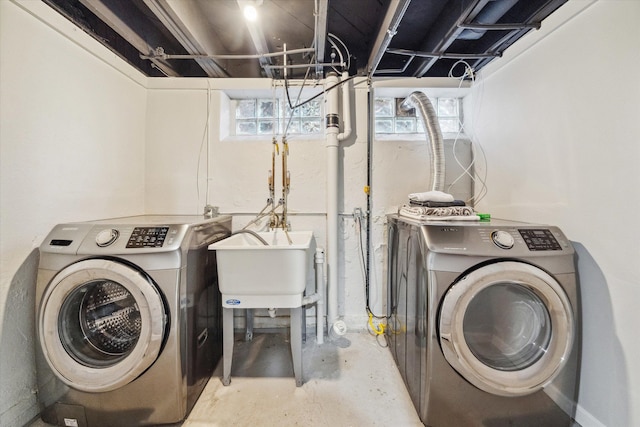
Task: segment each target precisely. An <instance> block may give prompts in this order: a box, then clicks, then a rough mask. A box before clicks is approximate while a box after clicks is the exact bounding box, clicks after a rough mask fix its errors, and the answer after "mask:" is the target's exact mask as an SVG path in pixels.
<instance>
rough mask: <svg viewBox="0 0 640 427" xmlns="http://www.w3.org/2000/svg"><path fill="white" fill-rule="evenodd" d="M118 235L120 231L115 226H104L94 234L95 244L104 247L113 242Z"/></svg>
mask: <svg viewBox="0 0 640 427" xmlns="http://www.w3.org/2000/svg"><path fill="white" fill-rule="evenodd" d="M118 236H120V232H119V231H118V230H116V229H115V228H106V229H104V230H102V231H100V232H99V233H98V235H97V236H96V245H98V246H100V247H101V248H104V247H106V246H109V245H110V244H112V243H113V242H115V241H116V240H117V239H118Z"/></svg>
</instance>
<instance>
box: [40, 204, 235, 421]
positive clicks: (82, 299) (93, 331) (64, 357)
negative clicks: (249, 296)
mask: <svg viewBox="0 0 640 427" xmlns="http://www.w3.org/2000/svg"><path fill="white" fill-rule="evenodd" d="M230 230H231V218H230V217H229V216H219V217H216V218H210V219H204V218H203V217H202V216H153V215H148V216H147V215H146V216H135V217H123V218H116V219H108V220H100V221H90V222H78V223H70V224H60V225H57V226H56V227H54V228H53V230H52V231H51V232H50V233H49V235H48V236H47V237H46V238H45V239H44V241H43V243H42V245H41V246H40V262H39V267H38V278H37V284H36V329H37V330H36V335H37V338H36V341H37V345H36V347H37V349H36V368H37V384H38V389H37V393H38V398H39V401H40V404H41V418H42V420H43V421H45V422H47V423H49V424H54V425H60V426H78V427H82V426H132V425H157V424H166V423H176V422H180V421H182V420H183V419H184V418H186V416H187V414H188V413H189V411H190V410H191V409H192V407H193V405H194V403H195V402H196V400H197V398H198V397H199V395H200V393H201V392H202V389H203V388H204V386H205V385H206V383H207V381H208V379H209V377H210V376H211V374H212V372H213V369H214V367H215V365H216V363H217V362H218V360H219V359H220V357H221V354H222V329H221V326H222V324H221V313H222V312H221V304H220V299H219V298H220V297H219V291H218V284H217V269H216V259H215V252H213V251H209V250H208V246H209V244H211V243H213V242H215V241H217V240H220V239H222V238H225V237H227V236H229V234H230Z"/></svg>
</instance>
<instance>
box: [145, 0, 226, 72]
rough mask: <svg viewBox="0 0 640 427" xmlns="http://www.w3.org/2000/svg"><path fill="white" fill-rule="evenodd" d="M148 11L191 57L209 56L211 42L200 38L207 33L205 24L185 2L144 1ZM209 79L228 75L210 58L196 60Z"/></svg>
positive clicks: (199, 15)
mask: <svg viewBox="0 0 640 427" xmlns="http://www.w3.org/2000/svg"><path fill="white" fill-rule="evenodd" d="M144 3H145V4H146V5H147V7H148V8H149V10H151V11H152V12H153V14H154V15H155V16H156V17H157V18H158V19H159V20H160V22H162V24H163V25H164V26H165V27H167V29H168V30H169V31H170V32H171V34H173V36H174V37H175V38H176V40H178V41H179V42H180V44H181V45H182V46H183V47H184V48H185V50H186V51H187V52H188V53H189V54H191V55H207V54H209V55H211V54H215V53H216V52H215V51H211V47H212V46H211V44H212V43H211V42H210V41H209V40H208V38H204V37H202V34H203V29H204V32H207V30H206V27H207V25H208V24H207V22H206V21H205V20H204V19H203V16H202V15H201V14H198V13H192V12H191V11H190V10H189V8H188V6H189V3H188V2H186V1H182V2H171V3H169V1H167V0H144ZM195 61H196V62H197V63H198V65H200V67H202V69H203V70H204V71H205V72H206V73H207V75H208V76H209V77H229V74H228V73H227V72H226V71H225V70H224V69H223V68H222V67H221V66H220V65H219V64H218V63H217V62H216V61H215V60H213V59H211V58H196V59H195Z"/></svg>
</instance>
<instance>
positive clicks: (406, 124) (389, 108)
mask: <svg viewBox="0 0 640 427" xmlns="http://www.w3.org/2000/svg"><path fill="white" fill-rule="evenodd" d="M402 101H404V98H376V99H375V121H376V134H423V133H424V131H425V129H424V126H423V123H422V120H421V119H420V118H419V117H417V115H416V111H415V109H411V110H410V111H404V110H402V109H401V108H400V104H402ZM430 101H431V103H432V104H433V108H434V109H435V110H436V114H437V116H438V122H439V123H440V130H441V131H442V133H458V132H460V123H461V116H462V114H461V104H460V99H459V98H432V99H430Z"/></svg>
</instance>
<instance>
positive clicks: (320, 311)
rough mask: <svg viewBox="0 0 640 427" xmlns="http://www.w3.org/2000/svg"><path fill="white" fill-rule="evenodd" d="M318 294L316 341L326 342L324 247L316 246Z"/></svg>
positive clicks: (319, 342)
mask: <svg viewBox="0 0 640 427" xmlns="http://www.w3.org/2000/svg"><path fill="white" fill-rule="evenodd" d="M315 261H316V294H318V295H319V298H318V302H316V342H317V343H318V344H322V343H324V327H323V326H324V301H325V292H324V249H322V248H316V257H315Z"/></svg>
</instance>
